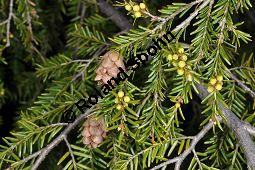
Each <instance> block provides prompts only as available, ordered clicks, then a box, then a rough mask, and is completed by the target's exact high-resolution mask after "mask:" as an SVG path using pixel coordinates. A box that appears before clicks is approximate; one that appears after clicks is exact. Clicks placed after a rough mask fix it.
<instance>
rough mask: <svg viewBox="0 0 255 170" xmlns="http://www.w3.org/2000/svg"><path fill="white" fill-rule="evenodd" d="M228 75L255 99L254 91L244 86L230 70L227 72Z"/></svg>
mask: <svg viewBox="0 0 255 170" xmlns="http://www.w3.org/2000/svg"><path fill="white" fill-rule="evenodd" d="M228 73H229V75H230V77H231V78H232V79H233V80H235V81H236V83H237V84H238V85H239V86H240V87H242V88H243V89H244V90H245V91H246V92H248V93H249V95H250V96H251V97H252V98H254V99H255V92H254V91H252V90H251V89H250V88H249V87H248V86H246V85H245V84H244V83H243V82H242V81H240V80H239V79H238V78H237V77H236V76H235V75H234V74H232V73H231V72H230V71H229V72H228Z"/></svg>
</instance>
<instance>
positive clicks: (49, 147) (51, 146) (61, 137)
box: [32, 105, 95, 170]
mask: <svg viewBox="0 0 255 170" xmlns="http://www.w3.org/2000/svg"><path fill="white" fill-rule="evenodd" d="M94 108H95V105H94V106H92V107H91V108H90V109H88V110H87V111H86V112H85V113H83V114H82V115H80V116H79V117H78V118H76V119H75V121H74V122H73V123H70V124H69V125H68V126H67V127H66V129H65V130H64V131H62V133H61V134H60V135H59V136H58V137H56V138H55V139H54V140H53V141H52V142H51V143H50V144H48V145H47V146H46V147H45V148H43V149H41V150H40V151H38V152H39V154H38V155H40V156H39V157H38V158H37V160H36V162H35V164H34V165H33V167H32V170H36V169H38V167H39V166H40V164H41V163H42V162H43V160H44V159H45V158H46V156H47V155H48V154H49V153H50V151H51V150H52V149H54V148H55V147H56V146H57V145H58V144H59V143H60V142H61V141H63V140H64V138H66V137H67V135H68V134H69V133H70V132H71V130H72V129H73V128H75V127H76V126H77V125H78V124H79V123H80V122H81V121H83V120H84V119H85V118H86V117H88V116H89V115H91V112H92V111H93V110H94Z"/></svg>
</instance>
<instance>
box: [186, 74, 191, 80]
mask: <svg viewBox="0 0 255 170" xmlns="http://www.w3.org/2000/svg"><path fill="white" fill-rule="evenodd" d="M187 80H188V81H192V75H191V74H190V73H188V74H187Z"/></svg>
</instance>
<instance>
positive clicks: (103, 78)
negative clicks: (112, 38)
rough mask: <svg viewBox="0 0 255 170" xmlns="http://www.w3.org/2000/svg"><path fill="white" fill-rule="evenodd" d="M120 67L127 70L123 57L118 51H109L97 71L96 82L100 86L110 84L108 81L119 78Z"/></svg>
mask: <svg viewBox="0 0 255 170" xmlns="http://www.w3.org/2000/svg"><path fill="white" fill-rule="evenodd" d="M119 67H121V68H122V69H123V70H125V65H124V62H123V57H121V56H120V54H119V53H117V52H116V51H108V52H107V53H105V54H104V55H103V56H102V60H101V64H100V66H99V67H98V69H97V70H96V77H95V81H97V82H99V83H100V84H108V83H107V81H109V80H110V79H111V78H112V77H117V74H118V73H119V72H120V70H119V69H118V68H119Z"/></svg>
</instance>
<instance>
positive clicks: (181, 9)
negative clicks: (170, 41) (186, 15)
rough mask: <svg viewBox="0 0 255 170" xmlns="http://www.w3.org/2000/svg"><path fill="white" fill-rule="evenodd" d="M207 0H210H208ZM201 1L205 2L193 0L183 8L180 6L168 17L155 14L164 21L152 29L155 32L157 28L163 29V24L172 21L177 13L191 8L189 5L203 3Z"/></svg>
mask: <svg viewBox="0 0 255 170" xmlns="http://www.w3.org/2000/svg"><path fill="white" fill-rule="evenodd" d="M206 1H210V0H206ZM201 2H203V0H196V1H194V2H191V3H189V4H187V5H186V6H184V7H183V8H180V9H178V10H176V11H175V12H174V13H173V14H171V15H170V16H168V17H166V18H164V19H162V18H160V17H156V16H153V18H154V19H157V18H158V20H159V21H162V22H161V23H160V24H159V25H157V26H156V27H155V28H154V29H153V30H152V32H153V33H154V32H155V31H157V30H159V29H162V28H163V26H164V25H165V24H166V23H167V22H168V21H170V20H171V19H174V18H175V17H176V16H177V15H179V14H180V13H181V12H182V11H184V10H185V9H187V8H189V7H192V6H194V5H196V4H199V3H201ZM183 22H185V21H183ZM181 24H182V23H181ZM177 27H178V26H177ZM176 31H178V30H176Z"/></svg>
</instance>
